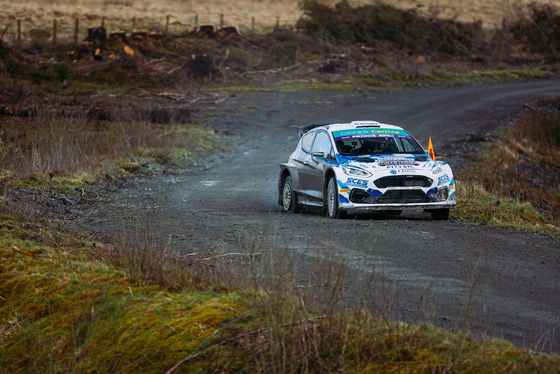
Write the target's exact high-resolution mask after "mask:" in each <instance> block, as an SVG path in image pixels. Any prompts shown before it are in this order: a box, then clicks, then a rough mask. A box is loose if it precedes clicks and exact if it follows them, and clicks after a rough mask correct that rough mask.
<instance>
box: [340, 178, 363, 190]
mask: <svg viewBox="0 0 560 374" xmlns="http://www.w3.org/2000/svg"><path fill="white" fill-rule="evenodd" d="M345 184H346V185H347V186H353V187H361V188H365V187H367V184H368V181H367V180H365V179H358V178H348V180H347V181H346V182H345Z"/></svg>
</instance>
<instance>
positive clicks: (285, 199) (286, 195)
mask: <svg viewBox="0 0 560 374" xmlns="http://www.w3.org/2000/svg"><path fill="white" fill-rule="evenodd" d="M282 208H283V209H284V211H285V212H289V213H297V212H298V211H299V209H298V202H297V196H296V194H295V192H294V188H293V185H292V177H291V176H289V175H288V176H287V177H286V179H284V184H282Z"/></svg>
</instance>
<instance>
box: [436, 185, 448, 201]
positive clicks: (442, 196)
mask: <svg viewBox="0 0 560 374" xmlns="http://www.w3.org/2000/svg"><path fill="white" fill-rule="evenodd" d="M436 197H437V198H438V200H439V201H445V200H447V199H448V198H449V190H448V189H447V187H441V188H438V190H437V192H436Z"/></svg>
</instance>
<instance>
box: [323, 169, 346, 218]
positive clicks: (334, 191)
mask: <svg viewBox="0 0 560 374" xmlns="http://www.w3.org/2000/svg"><path fill="white" fill-rule="evenodd" d="M326 200H327V201H326V203H327V210H326V211H327V215H328V216H329V218H343V216H344V212H341V211H340V209H339V207H338V188H337V183H336V178H335V177H331V178H330V179H329V184H328V185H327V199H326Z"/></svg>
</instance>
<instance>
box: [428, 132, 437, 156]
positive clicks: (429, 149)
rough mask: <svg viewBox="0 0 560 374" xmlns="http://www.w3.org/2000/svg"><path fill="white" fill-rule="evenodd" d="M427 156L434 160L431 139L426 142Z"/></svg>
mask: <svg viewBox="0 0 560 374" xmlns="http://www.w3.org/2000/svg"><path fill="white" fill-rule="evenodd" d="M428 155H429V156H430V157H431V158H432V160H434V161H435V160H436V154H435V153H434V146H433V145H432V137H430V140H429V141H428Z"/></svg>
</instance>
